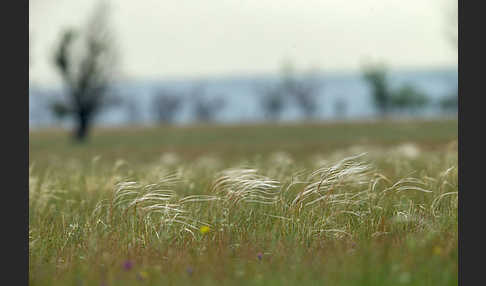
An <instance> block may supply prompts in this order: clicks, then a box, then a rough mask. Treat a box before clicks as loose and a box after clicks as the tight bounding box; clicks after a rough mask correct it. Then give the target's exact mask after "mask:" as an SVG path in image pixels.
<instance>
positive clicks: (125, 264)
mask: <svg viewBox="0 0 486 286" xmlns="http://www.w3.org/2000/svg"><path fill="white" fill-rule="evenodd" d="M132 268H133V262H132V261H130V260H126V261H125V262H123V270H125V271H129V270H130V269H132Z"/></svg>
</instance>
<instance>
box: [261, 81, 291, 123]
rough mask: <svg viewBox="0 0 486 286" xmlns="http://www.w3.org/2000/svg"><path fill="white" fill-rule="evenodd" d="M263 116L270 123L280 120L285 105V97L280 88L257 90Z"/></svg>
mask: <svg viewBox="0 0 486 286" xmlns="http://www.w3.org/2000/svg"><path fill="white" fill-rule="evenodd" d="M258 93H259V94H260V95H261V97H260V99H261V105H262V108H263V112H264V116H265V117H266V118H267V119H269V120H272V121H276V120H278V119H279V118H280V115H281V114H282V111H283V109H284V108H285V104H286V97H285V95H284V93H283V92H282V90H281V88H280V86H273V87H266V88H261V89H259V90H258Z"/></svg>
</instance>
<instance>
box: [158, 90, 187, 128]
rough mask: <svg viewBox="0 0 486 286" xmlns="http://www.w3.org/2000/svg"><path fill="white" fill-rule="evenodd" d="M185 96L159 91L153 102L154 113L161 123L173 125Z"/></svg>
mask: <svg viewBox="0 0 486 286" xmlns="http://www.w3.org/2000/svg"><path fill="white" fill-rule="evenodd" d="M183 99H184V98H183V95H182V94H178V93H174V92H171V91H168V90H165V89H159V90H157V92H156V95H155V96H154V97H153V100H152V108H153V113H154V116H155V118H156V120H157V121H158V122H160V123H172V122H173V121H174V119H175V116H176V115H177V112H178V111H179V109H180V107H181V106H182V101H183Z"/></svg>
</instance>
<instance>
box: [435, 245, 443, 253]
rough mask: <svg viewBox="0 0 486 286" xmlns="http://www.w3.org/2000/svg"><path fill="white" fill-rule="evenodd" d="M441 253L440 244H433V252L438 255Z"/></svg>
mask: <svg viewBox="0 0 486 286" xmlns="http://www.w3.org/2000/svg"><path fill="white" fill-rule="evenodd" d="M441 253H442V248H441V247H440V246H435V247H434V254H435V255H440V254H441Z"/></svg>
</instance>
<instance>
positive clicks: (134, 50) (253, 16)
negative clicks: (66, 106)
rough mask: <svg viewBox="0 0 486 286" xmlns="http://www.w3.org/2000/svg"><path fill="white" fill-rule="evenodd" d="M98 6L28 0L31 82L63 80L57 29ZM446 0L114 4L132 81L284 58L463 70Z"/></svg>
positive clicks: (122, 0)
mask: <svg viewBox="0 0 486 286" xmlns="http://www.w3.org/2000/svg"><path fill="white" fill-rule="evenodd" d="M96 2H97V1H96V0H82V1H81V0H30V9H29V10H30V11H29V30H30V34H31V43H30V45H31V47H30V48H31V54H32V60H33V65H32V66H31V68H30V79H31V80H32V81H34V82H36V83H40V84H58V83H59V81H60V79H59V77H58V76H57V74H56V72H55V70H54V69H53V67H52V65H51V63H50V62H49V60H50V57H52V53H53V48H54V47H55V45H56V44H57V41H58V39H59V32H60V31H61V29H62V28H64V27H66V26H80V25H82V24H83V22H85V21H86V18H87V17H88V16H89V15H90V13H91V11H92V9H93V7H94V4H95V3H96ZM447 2H451V1H447V0H406V1H404V0H320V1H318V0H305V1H299V0H239V1H237V0H207V1H204V0H172V1H169V0H112V1H111V3H112V5H111V6H112V8H113V9H112V11H111V23H112V26H113V28H114V30H115V32H116V38H117V42H118V46H119V52H120V55H121V61H120V66H121V69H120V70H121V74H122V77H123V78H128V79H138V78H140V79H144V78H145V79H146V78H150V79H155V78H183V77H200V76H223V75H241V74H254V73H275V72H277V71H278V70H279V69H280V67H281V64H282V62H283V61H284V60H286V59H287V60H291V61H292V62H293V63H294V64H295V66H296V67H297V69H298V70H306V69H310V68H314V69H315V68H317V69H320V70H322V71H336V70H357V69H359V68H360V67H361V65H362V63H363V60H364V59H366V58H370V59H375V60H383V61H384V62H386V63H387V64H388V65H389V66H390V67H392V68H429V67H432V68H436V67H456V66H457V49H455V48H454V46H453V44H452V43H451V41H450V39H449V38H448V35H447V27H448V25H450V24H451V23H449V24H448V22H447V20H448V15H450V14H451V12H450V6H448V5H447ZM451 3H452V2H451ZM453 3H456V4H457V1H453ZM449 21H451V22H452V21H453V19H452V18H450V19H449Z"/></svg>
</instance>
